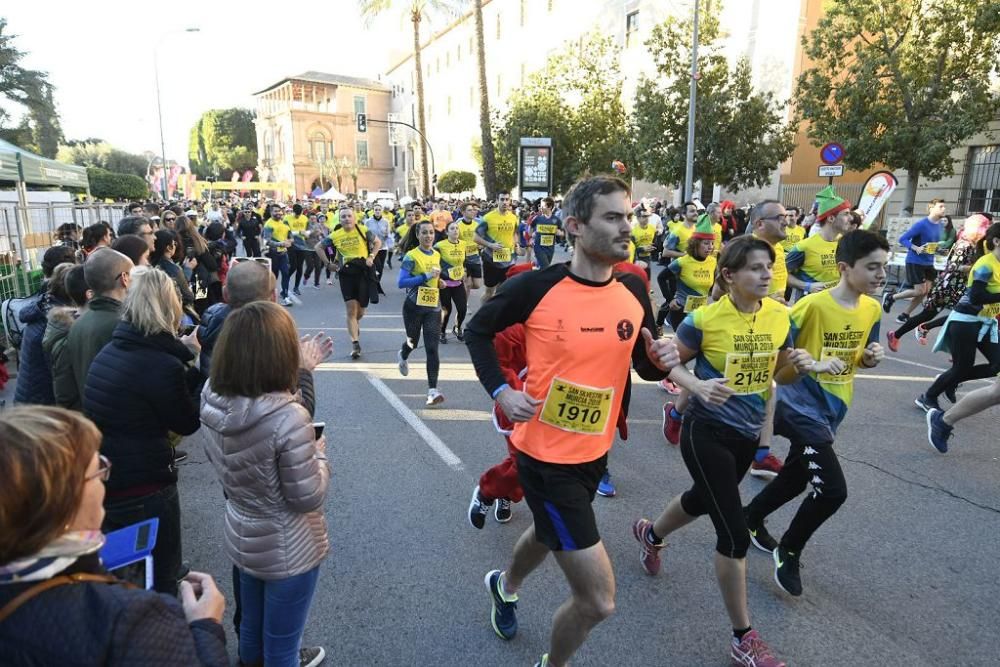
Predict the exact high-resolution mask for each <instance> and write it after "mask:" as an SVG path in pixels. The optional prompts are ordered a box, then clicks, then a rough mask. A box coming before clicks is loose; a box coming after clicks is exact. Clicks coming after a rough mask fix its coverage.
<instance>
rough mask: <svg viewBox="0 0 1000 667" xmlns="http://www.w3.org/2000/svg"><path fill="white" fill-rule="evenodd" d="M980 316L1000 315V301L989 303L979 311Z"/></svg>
mask: <svg viewBox="0 0 1000 667" xmlns="http://www.w3.org/2000/svg"><path fill="white" fill-rule="evenodd" d="M979 317H1000V303H988V304H986V305H985V306H983V309H982V310H980V311H979Z"/></svg>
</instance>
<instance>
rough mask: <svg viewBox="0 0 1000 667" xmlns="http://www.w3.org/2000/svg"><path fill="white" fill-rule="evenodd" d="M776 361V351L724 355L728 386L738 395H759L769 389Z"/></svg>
mask: <svg viewBox="0 0 1000 667" xmlns="http://www.w3.org/2000/svg"><path fill="white" fill-rule="evenodd" d="M777 361H778V351H777V350H775V351H773V352H761V353H759V354H738V353H735V352H730V353H729V354H727V355H726V378H727V379H728V380H729V383H728V386H730V387H732V389H733V391H734V392H735V393H737V394H739V395H743V396H746V395H749V394H760V393H762V392H764V391H767V390H768V389H770V388H771V375H772V374H773V373H774V365H775V363H777Z"/></svg>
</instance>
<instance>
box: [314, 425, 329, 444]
mask: <svg viewBox="0 0 1000 667" xmlns="http://www.w3.org/2000/svg"><path fill="white" fill-rule="evenodd" d="M312 427H313V431H315V432H316V439H317V440H319V439H320V438H321V437H323V429H325V428H326V422H313V424H312Z"/></svg>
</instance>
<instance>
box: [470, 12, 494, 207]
mask: <svg viewBox="0 0 1000 667" xmlns="http://www.w3.org/2000/svg"><path fill="white" fill-rule="evenodd" d="M474 15H475V17H476V51H477V54H476V55H477V57H478V61H479V63H478V64H479V129H480V131H481V133H482V143H483V146H482V156H483V187H485V188H486V199H489V200H492V199H495V198H496V194H497V162H496V154H495V153H494V150H493V133H492V131H491V129H490V100H489V90H488V89H489V84H488V83H487V81H486V48H485V44H486V40H485V38H484V37H483V0H475V11H474Z"/></svg>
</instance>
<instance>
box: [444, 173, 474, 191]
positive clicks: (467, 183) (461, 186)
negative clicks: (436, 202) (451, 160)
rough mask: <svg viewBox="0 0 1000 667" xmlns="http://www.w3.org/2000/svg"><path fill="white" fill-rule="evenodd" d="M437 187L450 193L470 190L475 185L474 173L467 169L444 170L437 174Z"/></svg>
mask: <svg viewBox="0 0 1000 667" xmlns="http://www.w3.org/2000/svg"><path fill="white" fill-rule="evenodd" d="M437 187H438V190H439V191H441V192H447V193H450V194H457V193H460V192H470V191H471V190H472V188H474V187H476V175H475V174H473V173H472V172H469V171H446V172H444V173H443V174H441V175H440V176H438V183H437Z"/></svg>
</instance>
